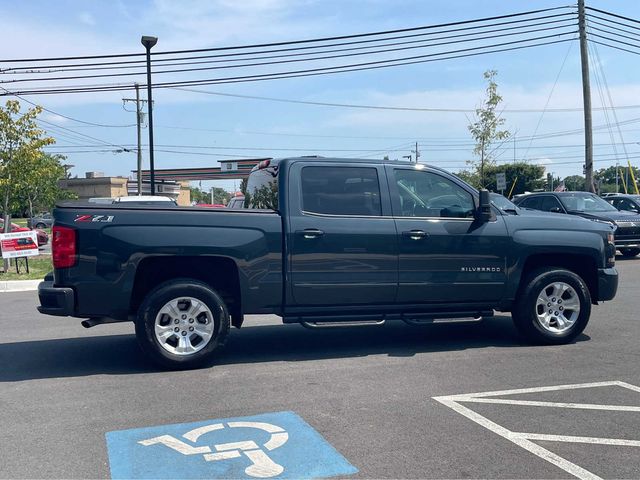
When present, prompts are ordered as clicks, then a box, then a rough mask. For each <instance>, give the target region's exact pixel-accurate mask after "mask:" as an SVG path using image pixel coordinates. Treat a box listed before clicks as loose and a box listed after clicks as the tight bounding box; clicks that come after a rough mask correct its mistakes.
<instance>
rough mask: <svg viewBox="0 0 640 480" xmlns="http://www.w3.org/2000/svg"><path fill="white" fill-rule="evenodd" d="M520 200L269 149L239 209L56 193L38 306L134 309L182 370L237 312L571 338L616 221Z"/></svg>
mask: <svg viewBox="0 0 640 480" xmlns="http://www.w3.org/2000/svg"><path fill="white" fill-rule="evenodd" d="M518 210H519V209H518V208H517V207H514V208H513V209H504V210H501V209H499V208H496V206H495V205H493V204H492V203H491V201H490V198H489V194H488V192H487V191H486V190H482V191H480V192H479V191H477V190H476V189H474V188H473V187H471V186H470V185H468V184H466V183H464V182H463V181H461V180H460V179H459V178H457V177H456V176H454V175H451V174H450V173H447V172H446V171H444V170H442V169H440V168H436V167H431V166H426V165H423V164H414V163H407V162H390V161H377V160H354V159H330V158H321V157H300V158H287V159H279V160H278V159H275V160H266V161H263V162H261V163H260V164H259V165H257V166H256V167H255V168H254V169H253V170H252V171H251V173H250V175H249V179H248V185H247V192H246V195H245V203H244V208H242V209H219V210H212V209H201V208H196V207H173V208H164V207H162V206H147V207H140V206H137V207H134V206H127V205H126V204H121V205H117V206H116V205H96V204H84V205H83V204H60V205H58V206H57V207H56V209H55V210H54V212H53V215H54V219H55V222H54V226H53V241H52V257H53V266H54V271H53V273H52V274H50V275H49V276H47V278H45V281H44V282H42V283H41V284H40V286H39V298H40V306H39V307H38V310H39V311H40V312H41V313H44V314H49V315H60V316H72V317H78V318H83V319H85V320H84V321H83V322H82V323H83V325H84V326H85V327H91V326H94V325H97V324H102V323H113V322H126V321H133V322H135V330H136V335H137V338H138V340H139V343H140V345H141V347H142V349H143V350H144V351H145V352H146V353H147V354H148V355H149V356H150V357H151V358H152V359H154V360H155V361H157V362H159V363H161V364H162V365H164V366H166V367H169V368H178V369H179V368H193V367H196V366H200V365H203V364H209V363H211V362H212V361H213V360H214V359H215V356H216V355H215V352H216V351H217V350H218V349H219V348H220V347H221V346H222V345H223V344H224V342H225V338H226V337H227V334H228V332H229V329H230V326H235V327H238V328H239V327H240V326H241V325H242V323H243V320H244V316H245V315H246V314H276V315H279V316H281V317H282V320H283V322H284V323H302V324H304V325H305V326H316V327H318V326H336V325H345V324H348V325H353V324H367V323H381V322H382V321H387V320H404V321H406V322H407V323H412V324H415V323H424V322H429V321H431V320H433V319H442V318H461V317H482V316H490V315H492V314H493V312H494V311H496V310H497V311H503V312H511V316H512V318H513V321H514V323H515V325H516V327H517V329H518V330H519V331H520V332H521V333H522V334H523V335H524V337H526V338H527V339H528V340H529V341H531V342H534V343H546V344H563V343H568V342H571V341H572V340H573V339H575V338H576V337H577V336H578V335H579V334H580V333H581V332H582V331H583V330H584V328H585V326H586V325H587V322H588V321H589V317H590V314H591V307H592V305H594V304H597V303H598V302H599V301H604V300H611V299H613V298H614V296H615V294H616V290H617V286H618V273H617V271H616V269H615V267H614V261H615V245H614V243H613V241H614V240H613V239H614V229H613V227H612V226H611V225H608V224H602V223H598V222H592V221H589V220H585V219H583V218H578V217H571V216H569V215H556V214H549V213H544V212H531V211H529V212H527V213H526V214H520V213H519V212H518Z"/></svg>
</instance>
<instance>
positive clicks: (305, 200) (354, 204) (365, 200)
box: [302, 166, 382, 216]
mask: <svg viewBox="0 0 640 480" xmlns="http://www.w3.org/2000/svg"><path fill="white" fill-rule="evenodd" d="M302 210H304V211H305V212H310V213H321V214H326V215H358V216H381V215H382V208H381V205H380V182H379V181H378V172H377V170H376V169H375V168H369V167H339V166H330V167H329V166H318V167H304V168H303V169H302Z"/></svg>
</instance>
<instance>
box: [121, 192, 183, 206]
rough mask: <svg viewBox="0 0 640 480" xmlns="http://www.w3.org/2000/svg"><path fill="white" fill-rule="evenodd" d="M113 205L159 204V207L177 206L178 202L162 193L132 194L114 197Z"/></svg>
mask: <svg viewBox="0 0 640 480" xmlns="http://www.w3.org/2000/svg"><path fill="white" fill-rule="evenodd" d="M112 205H119V206H122V207H133V206H145V205H146V206H158V207H177V206H178V203H177V202H176V201H175V200H174V199H173V198H169V197H164V196H162V195H140V196H139V195H132V196H128V197H117V198H114V199H113V202H112Z"/></svg>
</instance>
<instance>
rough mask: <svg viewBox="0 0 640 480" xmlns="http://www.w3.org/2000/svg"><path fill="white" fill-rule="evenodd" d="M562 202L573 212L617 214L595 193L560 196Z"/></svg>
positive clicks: (614, 209) (613, 208) (612, 207)
mask: <svg viewBox="0 0 640 480" xmlns="http://www.w3.org/2000/svg"><path fill="white" fill-rule="evenodd" d="M559 198H560V201H561V202H562V204H563V205H564V207H565V208H566V209H567V210H569V211H571V212H585V213H590V212H594V213H595V212H615V211H616V210H617V209H616V208H615V207H614V206H612V205H611V204H609V203H608V202H606V201H605V200H603V199H602V198H600V197H598V196H597V195H594V194H593V193H571V194H568V195H559Z"/></svg>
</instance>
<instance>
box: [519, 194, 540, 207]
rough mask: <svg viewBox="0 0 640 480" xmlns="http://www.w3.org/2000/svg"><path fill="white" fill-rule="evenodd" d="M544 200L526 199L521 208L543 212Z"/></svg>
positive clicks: (538, 198) (536, 198)
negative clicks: (542, 204)
mask: <svg viewBox="0 0 640 480" xmlns="http://www.w3.org/2000/svg"><path fill="white" fill-rule="evenodd" d="M541 203H542V199H541V198H540V197H529V198H525V199H524V200H523V201H522V202H520V206H521V207H524V208H532V209H534V210H541Z"/></svg>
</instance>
